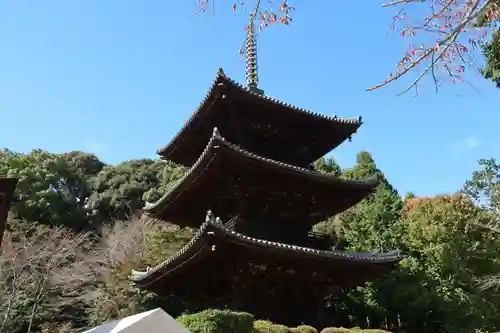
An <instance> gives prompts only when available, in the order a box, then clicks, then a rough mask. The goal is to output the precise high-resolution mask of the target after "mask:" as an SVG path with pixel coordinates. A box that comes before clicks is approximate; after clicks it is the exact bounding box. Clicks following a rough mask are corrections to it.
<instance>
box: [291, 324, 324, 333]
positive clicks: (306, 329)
mask: <svg viewBox="0 0 500 333" xmlns="http://www.w3.org/2000/svg"><path fill="white" fill-rule="evenodd" d="M292 332H293V333H318V330H317V329H315V328H314V327H312V326H309V325H300V326H297V327H294V328H292Z"/></svg>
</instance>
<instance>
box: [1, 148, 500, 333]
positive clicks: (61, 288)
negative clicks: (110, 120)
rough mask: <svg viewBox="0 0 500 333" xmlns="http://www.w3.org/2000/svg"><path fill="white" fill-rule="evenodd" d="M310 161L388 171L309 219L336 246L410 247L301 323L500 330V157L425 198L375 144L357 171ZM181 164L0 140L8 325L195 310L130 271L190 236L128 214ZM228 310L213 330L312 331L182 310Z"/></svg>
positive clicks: (40, 328) (54, 328)
mask: <svg viewBox="0 0 500 333" xmlns="http://www.w3.org/2000/svg"><path fill="white" fill-rule="evenodd" d="M316 168H317V169H318V170H320V171H322V172H326V173H331V174H333V175H335V176H338V177H344V178H349V179H363V178H366V177H369V176H372V175H377V176H378V177H380V178H381V179H382V180H383V181H382V183H381V184H380V186H379V187H378V189H377V191H376V193H374V195H372V196H371V197H369V198H367V199H366V200H364V201H362V202H361V203H360V204H358V205H356V206H355V207H352V208H351V209H349V210H347V211H346V212H344V213H342V214H339V215H338V216H335V217H332V218H331V219H329V220H327V221H324V222H321V223H319V224H318V225H316V226H315V227H314V229H315V230H317V231H321V232H324V233H326V234H328V235H329V236H331V238H332V240H335V244H334V245H333V246H334V247H336V248H343V249H346V250H363V251H367V250H387V249H393V248H400V249H402V250H404V251H405V252H407V253H408V254H409V256H408V258H406V259H405V260H403V262H402V263H401V265H400V267H399V269H398V270H396V271H395V272H394V273H393V274H391V275H390V276H387V277H385V278H383V279H380V280H378V281H374V282H371V283H367V284H365V285H363V286H360V287H358V288H355V289H354V290H351V291H350V292H348V293H346V294H343V295H340V296H336V297H331V298H330V299H328V300H327V302H326V304H325V306H324V308H323V310H322V313H321V314H320V316H319V317H321V324H318V323H307V322H306V323H304V324H311V325H313V326H315V327H316V329H323V328H325V327H327V329H325V333H327V332H329V333H333V332H349V330H347V329H340V328H332V327H360V328H362V329H367V328H374V329H375V328H376V329H379V328H381V329H384V330H388V331H391V332H408V333H413V332H415V333H417V332H418V333H425V332H474V331H476V330H478V331H479V330H482V331H483V332H484V331H489V332H493V331H496V330H497V329H498V328H499V327H500V318H498V315H497V313H498V310H499V309H500V297H499V296H500V295H499V293H498V291H497V289H496V288H488V289H485V287H490V286H497V285H498V283H499V282H498V281H500V279H499V278H497V276H498V272H500V266H499V264H500V254H499V253H500V251H499V250H500V248H499V247H500V241H498V239H497V238H498V237H495V236H496V234H495V233H494V231H495V230H498V228H497V226H496V221H497V214H498V208H499V207H498V202H500V201H499V194H498V189H499V188H500V185H499V184H500V172H499V170H500V166H499V165H497V163H496V161H495V160H493V159H490V160H482V161H480V164H479V168H478V170H477V171H476V172H474V174H473V175H472V176H471V179H470V180H469V181H467V182H466V185H465V186H464V189H463V191H459V192H457V194H451V195H443V196H436V197H425V198H423V197H415V196H413V195H408V196H407V197H406V198H402V197H401V196H400V195H399V194H398V193H397V191H396V190H395V189H394V188H393V187H392V186H391V184H390V182H389V180H388V179H386V177H385V176H384V174H383V172H382V171H381V170H379V169H378V168H377V166H376V163H375V161H374V160H373V158H372V156H371V155H370V154H369V153H368V152H360V153H359V154H358V158H357V161H356V164H355V165H354V166H353V167H352V168H349V169H342V168H341V167H340V166H339V165H338V164H337V163H336V162H335V161H334V160H333V159H330V158H324V159H320V160H319V161H317V163H316ZM183 172H184V169H183V168H180V167H178V166H176V165H173V164H170V163H165V162H162V161H160V160H155V159H140V160H132V161H126V162H124V163H121V164H118V165H106V164H105V163H103V162H102V161H100V160H99V159H98V158H97V157H96V156H94V155H91V154H86V153H83V152H71V153H66V154H52V153H49V152H46V151H41V150H35V151H32V152H31V153H28V154H20V153H16V152H12V151H8V150H3V151H0V174H5V175H9V176H17V177H19V179H20V182H19V187H18V188H17V192H16V200H15V201H14V203H13V206H12V210H11V212H10V215H9V219H8V228H7V232H6V234H5V236H4V242H3V244H2V253H1V256H0V285H1V287H2V289H3V290H4V291H5V292H4V293H3V294H2V295H0V314H1V316H0V332H9V333H25V332H28V333H30V332H72V330H73V329H74V328H80V327H86V326H93V325H96V324H100V323H102V322H103V321H106V320H109V319H114V318H119V317H123V316H126V315H130V314H135V313H137V312H139V311H143V310H147V309H151V308H154V307H157V306H161V307H162V308H164V309H165V310H166V311H167V312H169V313H171V314H172V315H174V316H181V315H182V314H185V313H192V312H194V310H197V309H196V308H193V307H192V305H191V304H186V303H185V302H183V300H182V299H178V298H176V297H174V296H171V297H167V298H163V297H159V296H156V295H154V294H151V293H148V292H143V291H139V290H137V289H135V288H133V287H132V286H131V285H130V283H129V282H128V280H127V277H128V275H129V274H130V272H131V269H132V268H137V267H144V266H147V265H149V266H152V265H154V264H156V263H157V262H158V261H160V260H162V259H164V258H165V257H166V256H169V255H171V254H173V253H174V252H175V251H177V250H178V249H179V248H180V247H181V246H182V245H184V244H185V243H186V242H188V240H189V239H190V238H191V237H192V235H193V230H190V229H180V228H178V227H176V226H174V225H169V224H167V223H163V222H160V221H154V220H150V219H145V218H144V217H139V216H133V215H134V212H135V211H136V210H137V209H138V208H140V207H142V206H143V205H144V204H145V203H146V202H152V201H155V200H157V199H158V198H159V197H160V196H161V195H162V194H163V193H165V191H167V190H168V188H169V186H171V185H172V183H173V182H175V181H176V180H177V179H179V177H180V176H181V175H182V174H183ZM28 268H29V269H28ZM223 315H224V316H226V317H227V318H226V317H225V318H226V319H227V321H222V322H221V321H217V322H216V323H211V324H210V325H212V326H213V327H214V328H213V329H214V332H215V331H217V332H219V331H223V330H224V331H225V330H226V328H227V327H230V329H227V330H230V331H238V330H240V328H241V327H245V329H247V330H248V329H252V330H254V331H256V332H262V333H264V332H266V333H274V332H275V331H276V332H277V331H280V332H284V333H285V332H286V333H288V332H291V333H292V332H293V333H299V332H304V333H306V332H307V333H316V331H314V330H315V328H313V327H310V326H306V325H304V326H300V327H296V328H287V327H286V326H282V325H278V324H272V323H270V322H267V321H266V319H267V318H255V319H256V321H254V318H252V317H251V316H249V315H246V314H241V313H237V314H235V313H232V312H229V311H217V310H209V311H208V312H207V311H206V312H202V313H201V314H197V315H193V316H188V315H183V316H181V319H180V320H181V321H182V322H184V323H186V325H187V326H190V325H191V326H193V328H192V331H193V332H197V328H196V327H199V326H200V325H201V326H203V327H208V326H207V325H208V324H207V325H205V324H200V323H201V322H203V320H207V319H206V318H207V316H208V317H210V316H211V317H210V318H212V317H214V318H215V317H216V318H221V316H223ZM228 318H229V319H228ZM226 319H225V320H226ZM249 322H251V323H252V326H251V325H250V324H249ZM281 324H282V323H281ZM196 325H198V326H196ZM214 325H215V326H214ZM217 325H222V326H217ZM227 325H229V326H227ZM212 326H210V327H212ZM250 326H251V327H250ZM221 327H222V328H221ZM236 327H238V329H236ZM328 327H329V328H328ZM203 332H205V331H203ZM206 332H208V331H206ZM210 332H211V331H210Z"/></svg>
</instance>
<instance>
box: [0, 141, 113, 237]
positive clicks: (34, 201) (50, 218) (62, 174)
mask: <svg viewBox="0 0 500 333" xmlns="http://www.w3.org/2000/svg"><path fill="white" fill-rule="evenodd" d="M102 165H103V163H102V162H100V161H99V160H98V159H97V157H95V156H93V155H88V154H84V153H81V152H71V153H68V154H63V155H59V154H52V153H49V152H46V151H43V150H33V151H32V152H30V153H28V154H22V153H16V152H12V151H8V150H3V151H2V154H0V174H2V175H7V176H12V177H17V178H18V179H19V183H18V186H17V188H16V199H15V200H14V203H13V205H12V212H13V213H14V214H15V215H16V216H17V217H18V218H19V219H22V220H25V221H31V222H40V223H43V224H46V225H54V226H67V227H70V228H72V229H74V230H86V229H87V230H88V229H90V228H93V226H92V223H91V215H90V214H89V213H90V212H89V210H88V209H87V208H86V206H85V203H86V201H87V199H88V197H89V195H90V193H91V189H90V188H89V183H90V180H91V179H92V177H94V176H95V174H96V173H97V171H98V170H99V169H100V168H102ZM84 166H85V168H83V167H84Z"/></svg>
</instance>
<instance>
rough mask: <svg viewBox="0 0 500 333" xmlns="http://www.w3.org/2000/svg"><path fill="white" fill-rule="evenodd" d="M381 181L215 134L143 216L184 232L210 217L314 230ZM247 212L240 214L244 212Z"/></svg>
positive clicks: (371, 190)
mask: <svg viewBox="0 0 500 333" xmlns="http://www.w3.org/2000/svg"><path fill="white" fill-rule="evenodd" d="M378 184H379V180H378V178H377V177H371V178H369V179H367V180H363V181H362V180H345V179H340V178H337V177H334V176H332V175H330V174H325V173H321V172H316V171H312V170H309V169H305V168H300V167H297V166H293V165H290V164H285V163H282V162H278V161H275V160H272V159H269V158H265V157H262V156H259V155H256V154H254V153H252V152H249V151H247V150H245V149H243V148H241V147H238V146H236V145H234V144H232V143H230V142H228V141H227V140H225V139H224V138H223V137H222V136H221V135H220V134H219V132H218V130H217V129H216V128H214V129H213V133H212V137H211V138H210V140H209V142H208V144H207V145H206V147H205V149H204V151H203V152H202V154H201V155H200V156H199V158H198V160H197V161H196V163H195V164H194V165H193V166H192V167H191V168H190V169H189V170H188V171H187V172H186V174H185V175H184V176H183V177H182V178H181V179H180V180H179V181H177V183H176V184H175V185H174V186H173V187H172V188H170V190H168V192H167V193H166V194H165V195H164V196H163V197H162V198H160V199H159V200H158V201H157V202H156V203H154V204H146V206H145V207H144V211H145V212H146V213H148V214H150V215H152V216H154V217H156V218H160V219H162V220H165V221H169V222H171V223H175V224H178V225H181V226H191V227H198V226H199V224H200V222H199V221H203V218H204V216H205V212H206V211H207V210H209V209H212V210H214V211H215V212H216V213H217V215H219V216H221V217H222V218H224V219H226V218H230V217H231V216H235V215H237V214H240V213H241V214H247V213H249V214H251V215H253V216H254V217H260V218H265V217H270V218H274V219H280V220H290V219H293V220H295V221H297V220H299V221H301V222H302V223H305V224H308V225H310V226H311V227H312V225H314V224H315V223H318V222H320V221H323V220H326V219H327V218H329V217H331V216H333V215H335V214H337V213H340V212H342V211H344V210H346V209H347V208H349V207H351V206H353V205H355V204H356V203H358V202H359V201H361V200H362V199H364V198H365V197H366V196H368V195H369V194H371V193H372V192H373V191H374V190H375V188H376V187H377V185H378ZM242 205H243V206H244V207H246V208H245V209H246V210H247V211H246V212H244V211H241V210H240V209H242V207H243V206H242Z"/></svg>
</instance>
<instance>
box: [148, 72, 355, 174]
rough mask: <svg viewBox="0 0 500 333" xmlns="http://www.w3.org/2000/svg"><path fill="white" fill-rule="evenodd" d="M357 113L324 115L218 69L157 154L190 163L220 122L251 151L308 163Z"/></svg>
mask: <svg viewBox="0 0 500 333" xmlns="http://www.w3.org/2000/svg"><path fill="white" fill-rule="evenodd" d="M360 126H361V118H360V117H357V118H340V117H338V116H331V117H330V116H324V115H321V114H318V113H314V112H311V111H308V110H306V109H303V108H299V107H296V106H293V105H290V104H288V103H285V102H282V101H279V100H277V99H274V98H272V97H269V96H266V95H263V94H260V93H257V92H254V91H252V90H251V89H248V88H245V87H244V86H242V85H240V84H239V83H237V82H235V81H233V80H232V79H230V78H229V77H228V76H226V75H225V74H224V72H223V71H222V70H219V72H218V74H217V76H216V78H215V80H214V82H213V84H212V86H211V87H210V89H209V90H208V92H207V94H206V96H205V98H204V99H203V101H202V102H201V103H200V105H199V106H198V108H197V109H196V110H195V111H194V113H193V114H192V115H191V117H190V118H189V119H188V121H187V122H186V123H185V124H184V126H183V127H182V129H181V130H180V131H179V132H178V133H177V135H175V137H174V138H173V139H172V140H171V141H170V143H168V144H167V145H166V146H165V147H164V148H161V149H159V150H158V154H159V155H160V156H161V157H162V158H163V159H166V160H170V161H173V162H175V163H177V164H181V165H185V166H190V165H192V164H193V163H195V161H196V159H197V158H198V156H199V155H200V154H201V152H202V151H203V149H204V147H205V141H204V140H205V138H207V137H208V136H209V135H210V132H211V131H212V128H213V127H218V128H219V129H220V130H221V132H223V133H224V135H225V136H226V138H227V139H228V140H230V141H231V142H233V143H235V144H237V145H240V146H242V147H244V148H245V149H248V150H250V151H254V152H255V153H257V154H259V155H262V156H265V157H269V158H272V159H276V160H279V161H283V162H287V163H290V164H294V165H299V166H307V165H308V164H310V163H313V162H314V161H316V160H317V159H318V158H320V157H322V156H324V155H325V154H327V153H328V152H329V151H331V150H332V149H334V148H335V147H337V146H338V145H340V144H341V143H342V142H344V141H345V140H346V139H348V138H350V137H351V135H352V134H353V133H355V132H356V131H357V129H358V128H359V127H360Z"/></svg>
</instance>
